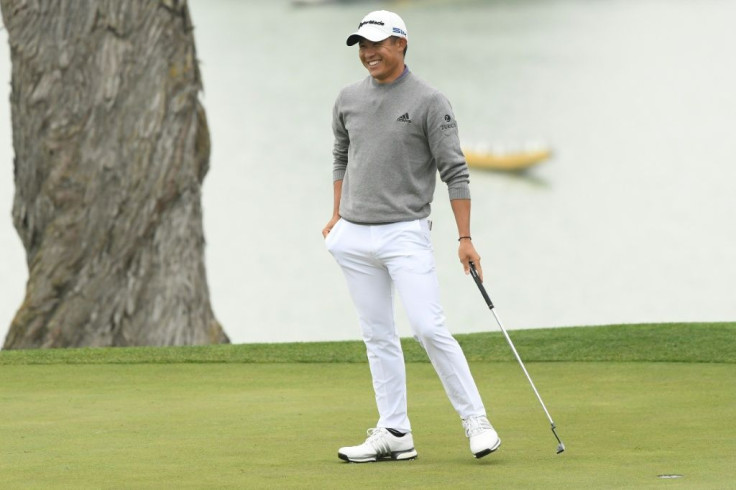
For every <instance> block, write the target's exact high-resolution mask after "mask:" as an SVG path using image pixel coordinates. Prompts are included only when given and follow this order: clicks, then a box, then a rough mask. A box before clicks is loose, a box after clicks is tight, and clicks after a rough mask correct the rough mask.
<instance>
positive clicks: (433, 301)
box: [325, 219, 485, 432]
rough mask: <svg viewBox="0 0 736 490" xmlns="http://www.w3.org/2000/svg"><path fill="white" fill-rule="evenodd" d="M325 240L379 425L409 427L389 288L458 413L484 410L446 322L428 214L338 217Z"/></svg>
mask: <svg viewBox="0 0 736 490" xmlns="http://www.w3.org/2000/svg"><path fill="white" fill-rule="evenodd" d="M325 244H326V246H327V249H328V250H329V251H330V253H331V254H332V255H333V256H334V257H335V260H336V261H337V263H338V264H339V265H340V267H341V268H342V271H343V273H344V274H345V279H346V280H347V284H348V290H349V291H350V295H351V297H352V299H353V302H354V303H355V308H356V310H357V312H358V317H359V322H360V327H361V329H362V333H363V340H364V341H365V345H366V350H367V353H368V362H369V365H370V369H371V375H372V377H373V389H374V391H375V394H376V405H377V406H378V413H379V417H380V418H379V421H378V424H377V425H376V426H377V427H387V428H393V429H397V430H401V431H407V432H408V431H411V424H410V423H409V417H408V415H407V406H406V369H405V365H404V355H403V352H402V350H401V343H400V342H399V335H398V331H397V329H396V325H395V323H394V311H393V289H394V286H395V287H396V290H397V291H398V293H399V298H400V299H401V302H402V304H403V306H404V309H405V310H406V312H407V314H408V316H409V323H410V325H411V328H412V331H413V333H414V337H415V338H416V339H417V341H419V343H420V344H421V345H422V347H423V348H424V350H425V351H426V352H427V355H428V357H429V359H430V361H431V362H432V365H433V366H434V368H435V370H436V371H437V374H438V375H439V377H440V379H441V381H442V385H443V386H444V388H445V392H446V393H447V396H448V397H449V399H450V402H451V403H452V405H453V407H454V408H455V410H456V411H457V413H458V414H459V415H460V417H462V418H466V417H469V416H474V415H485V408H484V407H483V402H482V401H481V398H480V394H479V393H478V388H477V387H476V385H475V381H474V380H473V377H472V375H471V374H470V368H469V367H468V362H467V360H466V359H465V354H464V353H463V351H462V349H461V348H460V345H459V344H458V343H457V341H456V340H455V339H454V338H453V337H452V335H451V334H450V332H449V331H448V330H447V327H446V326H445V316H444V313H443V310H442V306H441V305H440V298H439V283H438V280H437V273H436V270H435V262H434V255H433V252H432V243H431V239H430V231H429V222H428V221H427V220H426V219H422V220H416V221H407V222H399V223H390V224H385V225H359V224H355V223H351V222H349V221H346V220H344V219H341V220H340V221H338V222H337V224H336V225H335V226H334V227H333V228H332V231H330V233H329V234H328V235H327V238H326V239H325Z"/></svg>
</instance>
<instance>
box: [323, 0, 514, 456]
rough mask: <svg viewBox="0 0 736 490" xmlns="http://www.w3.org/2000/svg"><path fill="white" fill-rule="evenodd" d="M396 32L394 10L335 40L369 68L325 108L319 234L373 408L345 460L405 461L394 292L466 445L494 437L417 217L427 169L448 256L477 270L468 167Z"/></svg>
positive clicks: (442, 108) (453, 126)
mask: <svg viewBox="0 0 736 490" xmlns="http://www.w3.org/2000/svg"><path fill="white" fill-rule="evenodd" d="M408 40H409V35H408V33H407V30H406V25H405V24H404V21H403V20H402V19H401V17H399V16H398V15H397V14H395V13H393V12H388V11H385V10H379V11H376V12H371V13H369V14H368V15H366V16H365V17H364V18H363V20H362V21H361V22H360V24H359V27H358V30H357V31H356V32H355V33H353V34H351V35H350V36H348V38H347V45H348V46H352V45H354V44H356V43H357V44H358V55H359V58H360V61H361V63H362V64H363V66H364V67H365V68H366V69H367V70H368V73H369V76H368V77H366V78H365V79H364V80H362V81H359V82H357V83H355V84H352V85H349V86H348V87H346V88H344V89H343V90H342V91H341V92H340V94H339V95H338V97H337V101H336V102H335V106H334V109H333V119H332V129H333V132H334V135H335V145H334V149H333V155H334V164H333V180H334V208H333V214H332V218H331V219H330V220H329V222H328V223H327V225H326V226H325V227H324V229H323V230H322V235H323V236H324V237H325V245H326V247H327V249H328V250H329V251H330V253H331V254H332V255H333V256H334V258H335V260H336V261H337V263H338V264H339V265H340V267H341V268H342V271H343V273H344V275H345V279H346V281H347V285H348V290H349V292H350V295H351V297H352V300H353V302H354V304H355V308H356V310H357V313H358V317H359V323H360V328H361V330H362V336H363V340H364V342H365V345H366V351H367V354H368V363H369V365H370V370H371V375H372V378H373V389H374V392H375V396H376V405H377V407H378V415H379V419H378V422H377V424H376V427H375V428H373V429H369V430H368V438H367V439H366V440H365V442H364V443H362V444H360V445H358V446H351V447H343V448H340V449H339V450H338V457H339V458H340V459H343V460H345V461H352V462H369V461H376V460H379V459H394V460H409V459H414V458H416V457H417V451H416V449H415V448H414V440H413V437H412V427H411V424H410V422H409V416H408V413H407V395H406V370H405V365H404V355H403V352H402V350H401V344H400V342H399V335H398V332H397V329H396V326H395V323H394V311H393V291H394V289H395V290H396V291H397V292H398V295H399V298H400V300H401V302H402V304H403V306H404V309H405V310H406V312H407V314H408V317H409V322H410V324H411V328H412V331H413V333H414V336H415V338H416V339H417V340H418V341H419V343H420V344H421V345H422V347H423V348H424V349H425V350H426V352H427V355H428V356H429V359H430V361H431V362H432V365H433V366H434V368H435V370H436V371H437V374H438V375H439V377H440V379H441V380H442V384H443V386H444V388H445V392H446V393H447V396H448V397H449V399H450V402H451V403H452V405H453V407H454V408H455V410H456V411H457V413H458V415H459V416H460V418H461V419H462V424H463V427H464V428H465V434H466V436H467V437H468V438H469V440H470V451H471V452H472V453H473V454H474V455H475V457H476V458H480V457H482V456H485V455H487V454H490V453H492V452H493V451H495V450H496V449H498V447H499V446H500V444H501V440H500V439H499V437H498V434H497V433H496V431H495V430H494V429H493V427H492V426H491V424H490V422H489V421H488V418H487V417H486V410H485V408H484V406H483V402H482V401H481V397H480V394H479V392H478V388H477V387H476V384H475V381H474V380H473V377H472V376H471V374H470V369H469V367H468V362H467V360H466V358H465V355H464V353H463V351H462V349H461V348H460V346H459V344H458V343H457V341H456V340H455V339H454V338H453V337H452V335H451V334H450V332H449V331H448V329H447V326H446V324H445V316H444V313H443V310H442V306H441V305H440V299H439V297H440V294H439V284H438V280H437V272H436V269H435V262H434V255H433V251H432V243H431V238H430V229H431V222H430V221H429V220H428V219H427V218H428V216H429V214H430V202H431V201H432V197H433V195H434V190H435V181H436V175H437V173H438V171H439V176H440V179H442V181H443V182H444V183H445V184H446V185H447V188H448V191H449V198H450V202H451V206H452V210H453V213H454V215H455V221H456V223H457V230H458V238H457V239H458V242H459V250H458V254H459V257H460V262H462V264H463V267H464V268H465V273H466V274H467V273H468V272H469V265H468V263H469V262H470V261H472V262H474V263H475V265H476V267H477V269H478V271H479V273H480V274H482V272H481V269H480V257H479V256H478V253H477V252H476V251H475V248H474V246H473V242H472V238H471V235H470V191H469V187H468V168H467V165H466V163H465V157H464V156H463V153H462V151H461V150H460V142H459V139H458V129H457V123H456V121H455V116H454V114H453V112H452V108H451V107H450V103H449V102H448V101H447V99H446V98H445V97H444V96H443V95H442V94H441V93H440V92H438V91H437V90H435V89H434V88H432V87H430V86H429V85H427V84H426V83H425V82H424V81H422V80H420V79H419V78H417V77H416V76H414V74H413V73H412V72H411V71H409V68H408V67H407V66H406V65H405V64H404V57H405V55H406V49H407V44H408ZM481 277H482V276H481Z"/></svg>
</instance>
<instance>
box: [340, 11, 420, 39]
mask: <svg viewBox="0 0 736 490" xmlns="http://www.w3.org/2000/svg"><path fill="white" fill-rule="evenodd" d="M391 36H396V37H403V38H405V39H406V40H409V34H408V33H407V32H406V24H404V21H403V20H401V17H399V16H398V15H397V14H395V13H393V12H389V11H388V10H376V11H375V12H371V13H370V14H368V15H366V16H365V17H363V20H362V21H360V24H358V30H357V31H355V32H354V33H352V34H350V35H349V36H348V40H347V45H348V46H352V45H353V44H355V43H357V42H358V41H360V39H361V38H364V39H367V40H369V41H372V42H374V43H376V42H378V41H383V40H384V39H386V38H389V37H391Z"/></svg>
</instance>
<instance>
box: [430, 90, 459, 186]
mask: <svg viewBox="0 0 736 490" xmlns="http://www.w3.org/2000/svg"><path fill="white" fill-rule="evenodd" d="M427 139H428V142H429V148H430V151H431V152H432V157H433V158H434V159H435V162H437V170H438V171H439V173H440V179H442V182H444V183H445V184H447V190H448V193H449V195H450V200H452V199H470V185H469V182H470V173H469V172H468V166H467V164H466V162H465V155H463V152H462V150H461V148H460V137H459V136H458V130H457V121H456V120H455V114H454V113H453V111H452V107H451V106H450V102H449V101H448V100H447V98H446V97H445V96H444V95H442V93H440V92H435V94H434V95H433V96H432V97H431V100H430V104H429V108H428V113H427Z"/></svg>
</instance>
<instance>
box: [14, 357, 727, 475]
mask: <svg viewBox="0 0 736 490" xmlns="http://www.w3.org/2000/svg"><path fill="white" fill-rule="evenodd" d="M471 365H472V366H471V367H472V369H473V373H474V376H475V378H476V381H477V382H478V384H479V387H480V390H481V393H482V394H483V396H484V400H485V402H486V404H487V406H488V409H489V415H490V416H491V420H492V422H493V423H494V425H495V426H496V428H497V429H498V431H499V434H500V435H501V438H502V439H503V444H502V446H501V449H500V450H499V451H498V452H497V453H494V454H492V455H490V456H488V457H486V458H483V459H481V460H475V459H474V458H473V457H472V456H471V454H470V452H469V450H468V447H467V441H466V439H465V437H464V435H463V433H462V428H461V425H460V422H459V420H458V418H457V416H456V415H455V413H454V412H453V410H452V408H451V407H450V405H449V402H448V401H447V398H446V396H445V394H444V392H443V390H442V387H441V385H440V383H439V381H438V379H437V377H436V375H435V373H434V371H433V369H432V367H431V366H430V365H429V364H427V363H410V364H409V365H408V378H409V405H410V415H411V417H412V423H413V426H414V437H415V444H416V447H417V450H418V452H419V458H418V459H417V460H416V461H409V462H386V463H376V464H364V465H357V464H346V463H343V462H341V461H339V460H338V459H337V457H336V452H337V448H338V447H339V446H342V445H352V444H357V443H359V442H362V440H363V438H364V430H365V429H366V428H368V427H371V426H372V424H373V423H375V419H376V414H375V408H374V403H373V398H372V392H371V386H370V377H369V374H368V369H367V366H366V365H364V364H356V363H330V364H320V363H314V364H219V363H216V364H96V365H95V364H93V365H53V364H52V365H14V364H9V365H3V366H0V386H1V387H2V388H0V406H1V407H2V420H0V448H1V449H0V451H2V455H0V475H2V482H3V486H4V487H6V488H49V487H52V488H162V487H179V488H208V487H218V488H360V487H364V488H422V489H426V488H449V487H452V488H479V487H484V486H493V487H495V488H504V489H508V488H586V489H590V488H596V489H597V488H637V489H639V488H658V489H659V488H687V489H693V488H703V489H706V488H707V489H714V488H733V485H734V483H733V482H734V481H736V471H735V470H734V469H733V455H734V454H736V424H734V407H736V389H734V388H735V387H736V386H735V384H736V383H735V381H736V365H735V364H705V363H664V362H660V363H652V362H554V363H543V362H534V363H527V368H528V369H529V372H530V374H531V376H532V377H533V379H534V381H535V383H536V385H537V387H538V389H539V391H540V394H541V395H542V397H543V398H544V400H545V403H546V404H547V406H548V408H549V410H550V412H551V414H552V416H553V417H554V419H555V422H556V423H557V425H558V433H559V435H560V437H561V438H562V440H563V441H564V442H565V444H566V446H567V451H566V452H565V453H563V454H561V455H555V447H556V445H557V442H556V440H555V439H554V436H553V434H552V432H551V431H550V430H549V423H548V421H547V419H546V417H545V415H544V412H543V411H542V408H541V406H540V405H539V403H538V402H537V400H536V398H535V397H534V394H533V392H532V391H531V388H530V387H529V385H528V383H527V381H526V378H524V376H523V373H522V372H521V370H520V368H519V366H518V365H517V364H516V363H515V362H473V363H471ZM658 475H682V477H681V478H676V479H667V480H664V479H662V478H659V477H658Z"/></svg>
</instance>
